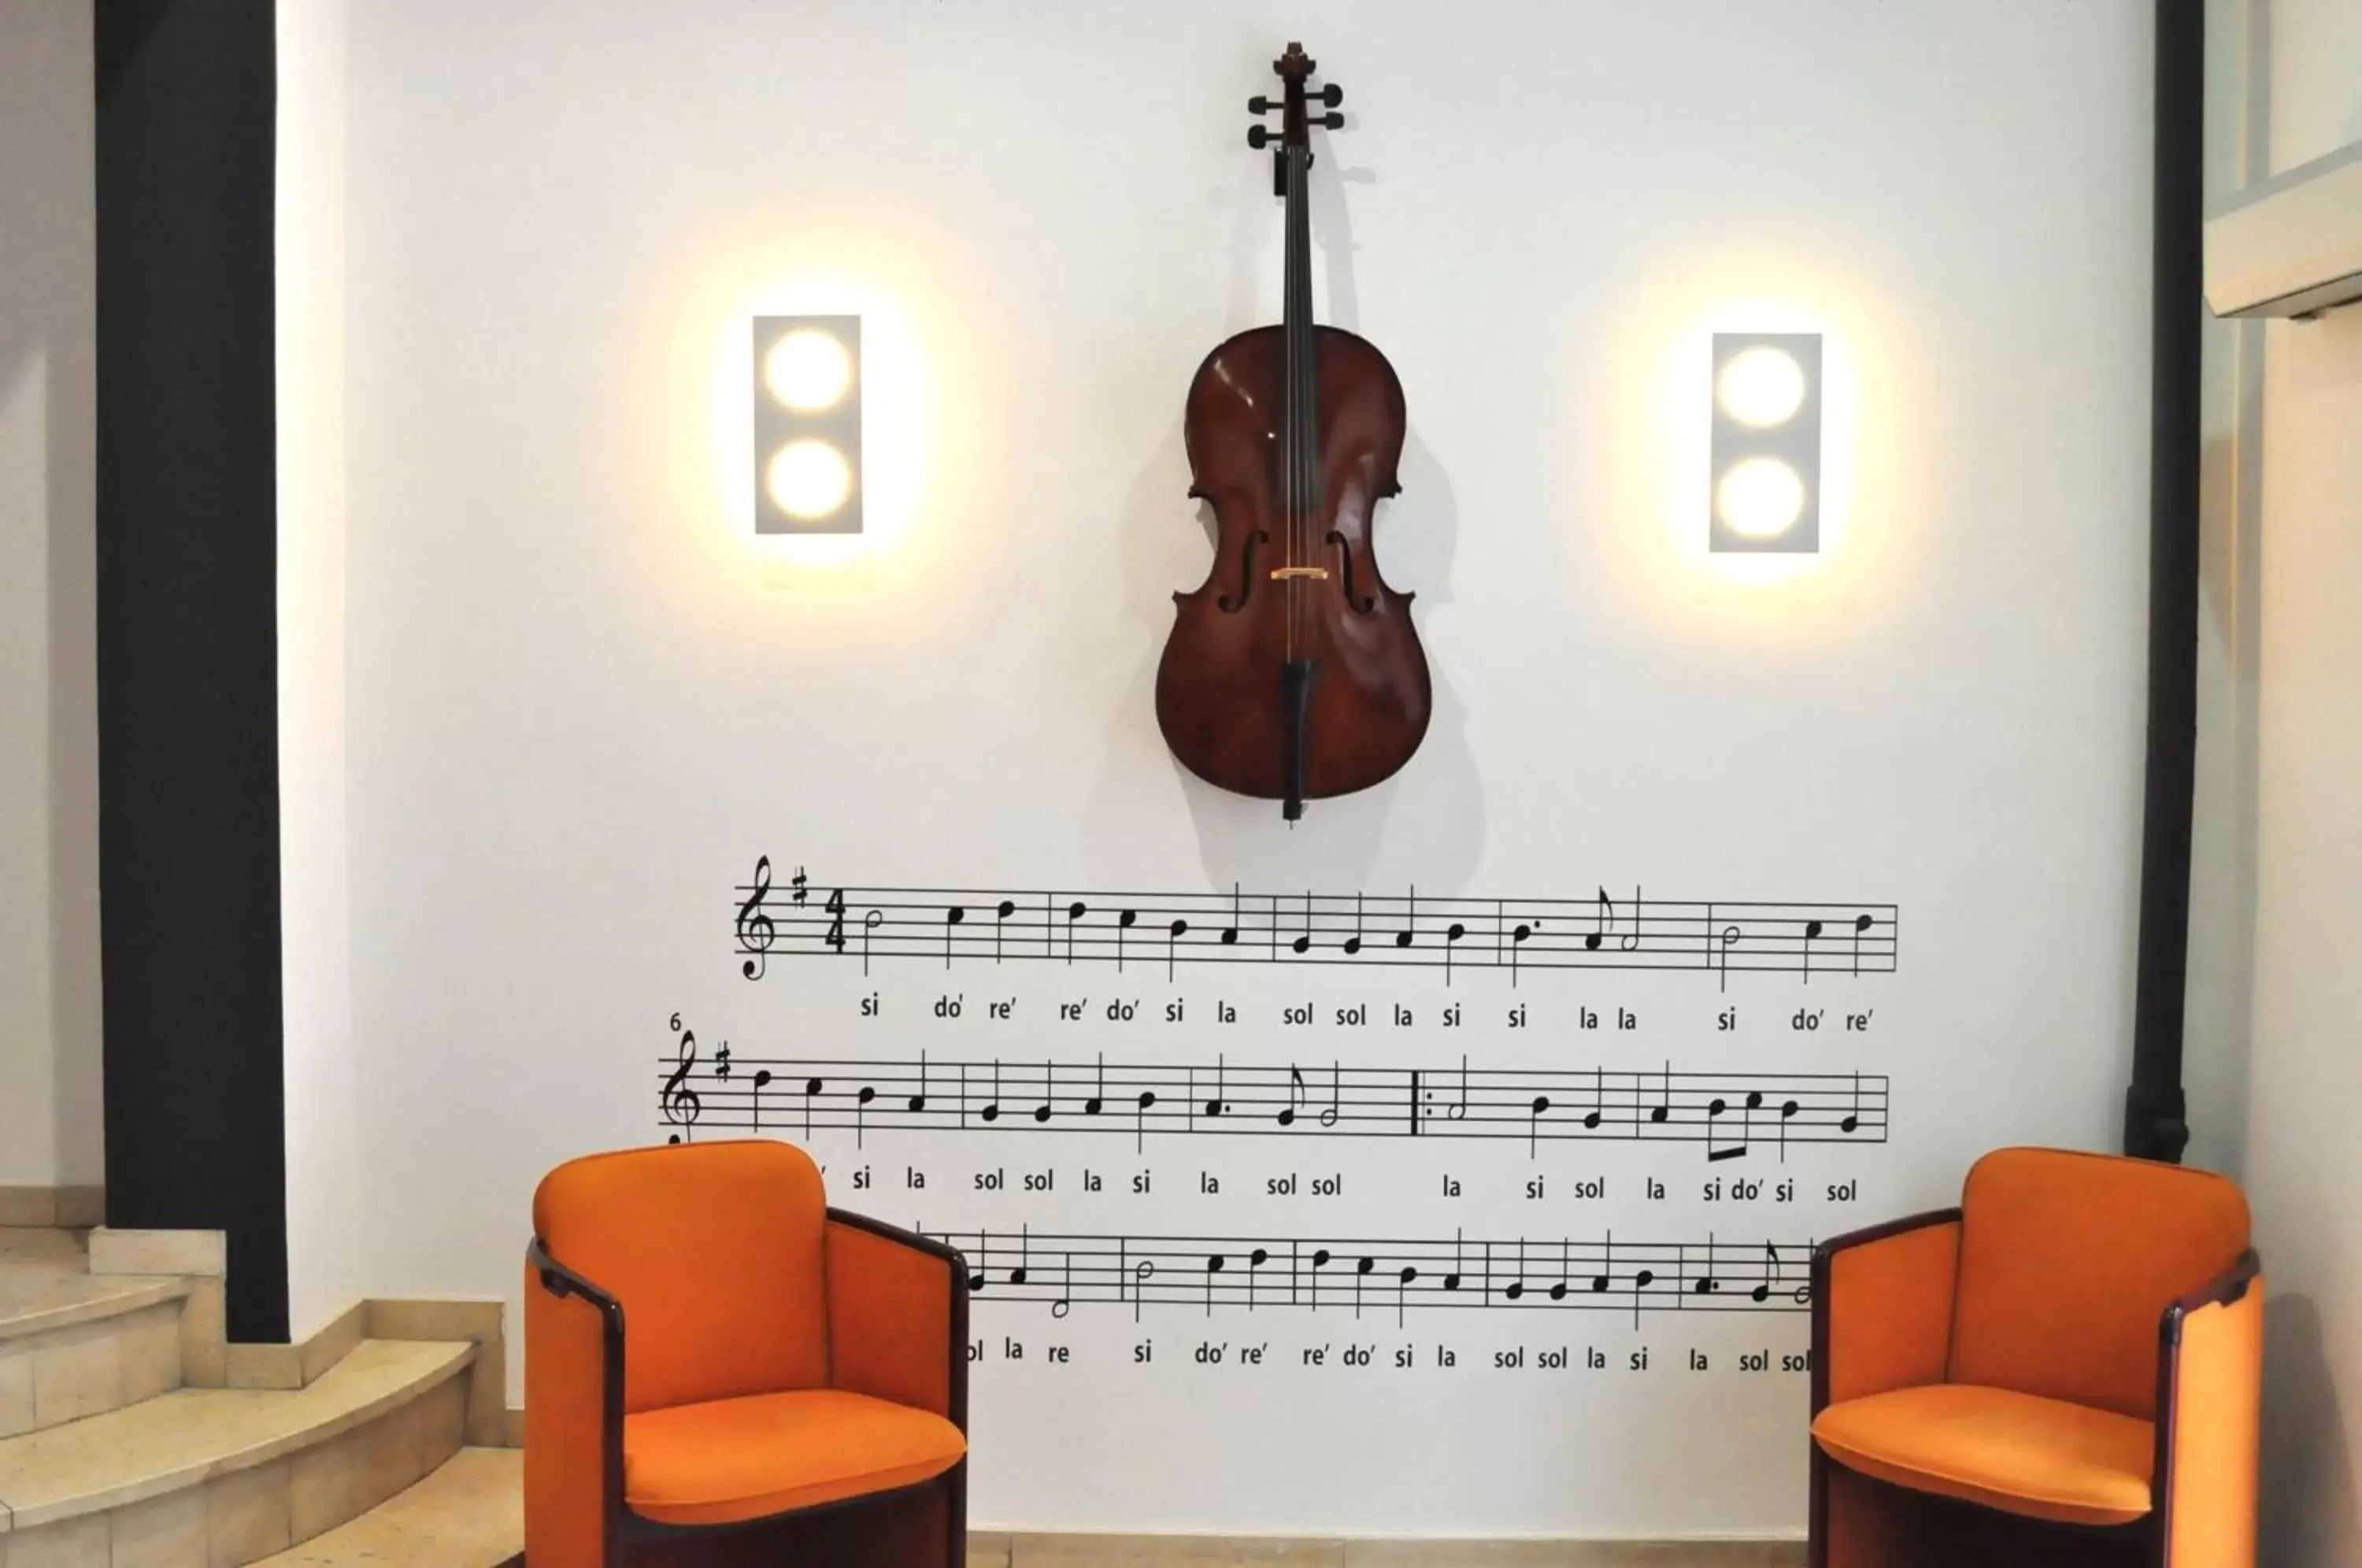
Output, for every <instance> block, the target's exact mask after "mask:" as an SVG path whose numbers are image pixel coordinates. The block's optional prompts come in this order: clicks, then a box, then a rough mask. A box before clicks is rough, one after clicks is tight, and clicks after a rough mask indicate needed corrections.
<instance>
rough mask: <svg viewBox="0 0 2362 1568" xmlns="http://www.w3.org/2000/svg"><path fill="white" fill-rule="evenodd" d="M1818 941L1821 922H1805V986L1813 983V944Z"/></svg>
mask: <svg viewBox="0 0 2362 1568" xmlns="http://www.w3.org/2000/svg"><path fill="white" fill-rule="evenodd" d="M1820 939H1821V922H1819V921H1816V920H1808V921H1806V922H1805V984H1806V985H1808V986H1809V985H1811V984H1812V983H1813V944H1814V943H1816V942H1818V941H1819V940H1820Z"/></svg>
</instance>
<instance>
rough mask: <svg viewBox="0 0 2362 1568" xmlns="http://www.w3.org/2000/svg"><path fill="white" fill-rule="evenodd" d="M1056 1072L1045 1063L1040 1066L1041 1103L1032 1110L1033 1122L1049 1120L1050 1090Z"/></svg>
mask: <svg viewBox="0 0 2362 1568" xmlns="http://www.w3.org/2000/svg"><path fill="white" fill-rule="evenodd" d="M1056 1070H1057V1069H1056V1068H1054V1067H1053V1066H1051V1065H1050V1064H1049V1063H1047V1062H1044V1063H1043V1064H1042V1103H1041V1104H1040V1105H1037V1106H1035V1107H1034V1108H1033V1120H1034V1121H1049V1120H1050V1105H1051V1101H1052V1094H1051V1088H1052V1085H1053V1082H1054V1074H1055V1072H1056Z"/></svg>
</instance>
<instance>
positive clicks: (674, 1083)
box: [641, 1029, 705, 1143]
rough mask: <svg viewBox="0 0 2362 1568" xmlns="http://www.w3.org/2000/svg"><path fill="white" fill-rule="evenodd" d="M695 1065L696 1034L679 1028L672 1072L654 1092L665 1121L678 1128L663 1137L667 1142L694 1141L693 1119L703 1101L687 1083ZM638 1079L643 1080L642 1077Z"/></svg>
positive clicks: (698, 1112) (694, 1128) (694, 1124)
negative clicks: (675, 1061) (677, 1130)
mask: <svg viewBox="0 0 2362 1568" xmlns="http://www.w3.org/2000/svg"><path fill="white" fill-rule="evenodd" d="M695 1066H697V1035H696V1034H695V1032H692V1031H690V1030H687V1029H684V1030H682V1031H681V1032H680V1057H679V1065H678V1066H675V1067H674V1068H673V1070H672V1076H671V1077H668V1078H667V1079H665V1081H664V1088H662V1089H660V1090H658V1091H657V1107H658V1109H660V1110H662V1111H663V1113H664V1119H665V1121H667V1122H668V1123H669V1124H670V1125H672V1126H675V1127H678V1128H679V1129H680V1131H679V1132H676V1133H674V1134H672V1136H671V1137H669V1138H668V1139H666V1140H665V1141H666V1142H667V1143H695V1142H697V1119H698V1117H699V1116H700V1115H701V1114H702V1113H703V1111H704V1109H705V1103H704V1101H702V1100H701V1099H699V1098H698V1094H697V1091H696V1090H695V1089H693V1088H690V1087H689V1075H690V1070H691V1069H692V1068H694V1067H695ZM641 1081H642V1082H643V1083H645V1082H646V1079H642V1080H641Z"/></svg>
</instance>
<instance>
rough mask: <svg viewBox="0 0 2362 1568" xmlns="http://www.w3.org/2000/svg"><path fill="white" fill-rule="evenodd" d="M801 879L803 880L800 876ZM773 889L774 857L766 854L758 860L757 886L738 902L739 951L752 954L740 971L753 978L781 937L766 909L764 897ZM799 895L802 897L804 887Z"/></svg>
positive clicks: (761, 975) (757, 976)
mask: <svg viewBox="0 0 2362 1568" xmlns="http://www.w3.org/2000/svg"><path fill="white" fill-rule="evenodd" d="M798 880H801V878H798ZM770 891H771V857H770V856H767V855H766V856H762V857H760V858H759V859H757V860H756V862H755V886H754V889H753V893H752V896H751V897H749V898H748V899H747V900H746V901H745V903H743V904H740V905H739V906H738V951H739V952H741V953H747V954H752V955H753V956H752V957H750V958H748V959H747V960H746V962H745V963H744V964H742V965H740V966H739V967H738V972H739V973H740V974H742V975H744V976H745V977H747V978H748V979H750V980H759V979H761V978H762V977H763V971H764V970H765V968H767V966H768V965H769V962H770V960H769V959H768V958H767V956H766V955H767V954H768V953H769V952H770V951H771V944H772V943H774V942H776V941H778V927H777V926H774V925H773V924H772V923H771V917H770V916H769V915H767V914H765V913H764V912H763V900H764V899H766V898H767V897H768V896H769V895H770ZM797 896H798V897H799V898H800V897H802V892H801V889H799V890H798V893H797Z"/></svg>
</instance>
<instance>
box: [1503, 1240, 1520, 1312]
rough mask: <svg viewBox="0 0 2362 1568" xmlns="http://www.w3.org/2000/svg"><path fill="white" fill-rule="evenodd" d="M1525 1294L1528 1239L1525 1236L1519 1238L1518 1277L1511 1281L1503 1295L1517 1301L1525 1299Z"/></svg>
mask: <svg viewBox="0 0 2362 1568" xmlns="http://www.w3.org/2000/svg"><path fill="white" fill-rule="evenodd" d="M1525 1293H1526V1239H1525V1238H1524V1237H1523V1236H1520V1237H1518V1277H1517V1278H1515V1279H1513V1280H1511V1281H1509V1284H1508V1286H1507V1288H1506V1289H1505V1290H1503V1291H1502V1292H1501V1294H1502V1295H1504V1296H1506V1297H1508V1298H1509V1299H1510V1300H1512V1301H1515V1300H1518V1298H1519V1297H1523V1296H1524V1295H1525Z"/></svg>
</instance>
